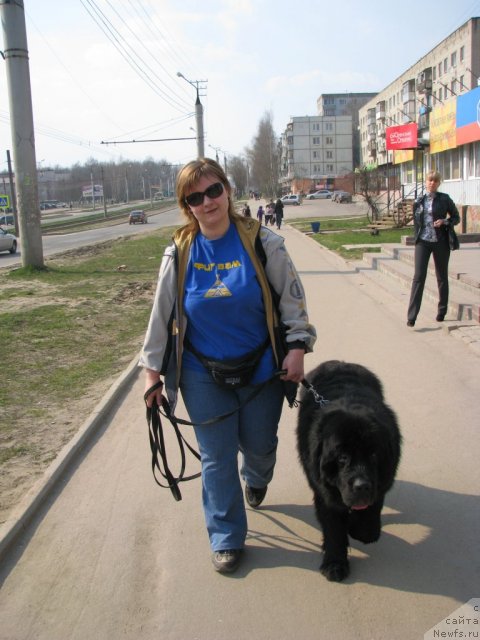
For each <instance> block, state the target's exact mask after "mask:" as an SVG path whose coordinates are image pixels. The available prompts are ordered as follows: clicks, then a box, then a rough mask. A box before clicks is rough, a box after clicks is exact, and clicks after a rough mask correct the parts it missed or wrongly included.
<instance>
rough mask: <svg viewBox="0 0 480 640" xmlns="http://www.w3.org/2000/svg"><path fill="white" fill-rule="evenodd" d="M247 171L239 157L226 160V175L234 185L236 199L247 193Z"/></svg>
mask: <svg viewBox="0 0 480 640" xmlns="http://www.w3.org/2000/svg"><path fill="white" fill-rule="evenodd" d="M247 171H248V170H247V165H246V164H245V162H244V160H242V158H241V157H240V156H232V157H230V158H229V159H228V173H229V175H230V176H231V178H232V180H233V183H234V184H235V188H236V190H237V197H240V196H243V195H244V194H245V193H246V192H247V187H248V173H247Z"/></svg>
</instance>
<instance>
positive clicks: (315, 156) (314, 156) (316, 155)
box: [312, 151, 318, 160]
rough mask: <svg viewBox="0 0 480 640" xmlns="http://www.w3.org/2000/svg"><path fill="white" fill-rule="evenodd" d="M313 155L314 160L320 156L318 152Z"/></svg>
mask: <svg viewBox="0 0 480 640" xmlns="http://www.w3.org/2000/svg"><path fill="white" fill-rule="evenodd" d="M312 155H313V158H314V160H315V159H316V158H317V157H318V154H317V152H316V151H314V152H313V154H312Z"/></svg>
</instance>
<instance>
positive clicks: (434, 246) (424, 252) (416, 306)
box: [407, 238, 450, 322]
mask: <svg viewBox="0 0 480 640" xmlns="http://www.w3.org/2000/svg"><path fill="white" fill-rule="evenodd" d="M432 253H433V262H434V264H435V275H436V276H437V285H438V297H439V300H438V314H439V315H445V314H446V313H447V307H448V261H449V260H450V247H449V246H448V242H447V241H446V239H444V238H440V239H439V240H438V242H426V241H425V240H419V241H418V242H417V244H416V245H415V273H414V275H413V281H412V290H411V293H410V303H409V305H408V316H407V318H408V320H413V321H414V322H415V320H416V319H417V315H418V312H419V311H420V306H421V304H422V297H423V290H424V288H425V280H426V278H427V270H428V261H429V260H430V256H431V255H432Z"/></svg>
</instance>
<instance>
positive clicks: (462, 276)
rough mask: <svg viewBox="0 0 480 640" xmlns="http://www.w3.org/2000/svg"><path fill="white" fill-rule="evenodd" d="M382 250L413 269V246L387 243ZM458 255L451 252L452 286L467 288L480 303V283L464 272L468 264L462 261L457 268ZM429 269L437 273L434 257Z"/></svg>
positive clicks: (450, 275) (450, 279) (449, 276)
mask: <svg viewBox="0 0 480 640" xmlns="http://www.w3.org/2000/svg"><path fill="white" fill-rule="evenodd" d="M382 252H383V253H385V254H386V255H388V256H391V257H393V258H395V259H396V260H399V261H400V262H404V263H405V264H408V265H409V266H410V267H411V268H412V270H413V268H414V259H415V251H414V247H413V246H412V247H410V248H403V247H402V248H399V247H398V246H397V245H388V244H385V245H382ZM458 256H460V254H458ZM456 257H457V254H456V253H452V254H451V259H450V268H449V271H448V279H449V283H450V286H456V287H459V288H462V289H465V291H468V292H469V293H471V294H472V295H473V297H474V298H475V297H476V298H477V300H478V302H479V303H480V283H479V282H478V280H477V279H476V278H475V277H473V276H472V275H470V274H469V273H463V272H462V270H461V269H462V266H463V268H466V265H462V264H461V263H460V264H459V265H458V268H456V267H457V265H456V264H455V262H456ZM461 257H462V258H463V257H464V255H463V254H462V256H461ZM475 259H477V256H475ZM428 271H429V273H431V274H432V275H435V265H434V263H433V259H431V260H430V262H429V263H428Z"/></svg>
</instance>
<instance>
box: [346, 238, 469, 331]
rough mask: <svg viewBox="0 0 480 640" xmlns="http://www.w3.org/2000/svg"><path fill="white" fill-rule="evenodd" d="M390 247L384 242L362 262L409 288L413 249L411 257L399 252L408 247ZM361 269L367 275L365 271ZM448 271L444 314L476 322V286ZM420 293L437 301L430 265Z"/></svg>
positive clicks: (435, 286)
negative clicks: (446, 308) (448, 287)
mask: <svg viewBox="0 0 480 640" xmlns="http://www.w3.org/2000/svg"><path fill="white" fill-rule="evenodd" d="M385 249H386V250H385ZM394 249H395V250H394ZM394 249H392V248H390V249H389V248H388V247H386V246H385V247H382V252H381V253H365V254H364V255H363V262H364V263H365V264H366V265H367V267H368V268H369V270H370V271H372V272H373V271H376V272H378V273H380V274H381V275H382V276H384V277H387V278H390V279H391V280H393V281H394V282H395V284H396V285H400V286H401V287H402V289H407V290H409V289H410V287H411V284H412V278H413V249H412V250H410V252H411V254H412V255H411V259H410V257H409V255H408V254H407V253H403V252H404V251H405V252H406V251H409V250H408V249H405V250H404V249H398V245H397V247H395V248H394ZM357 268H358V269H360V268H361V267H357ZM364 273H365V275H367V276H368V272H367V271H365V272H364ZM451 275H452V277H450V279H449V281H450V296H449V305H448V315H449V316H450V317H453V318H455V319H456V320H463V321H473V322H476V323H480V289H478V288H476V287H473V286H469V285H468V283H465V282H461V281H459V280H458V278H457V277H455V272H454V271H453V272H452V274H451ZM423 297H424V299H425V300H429V301H431V302H433V303H436V302H437V301H438V288H437V281H436V278H435V272H434V269H433V268H432V269H429V271H428V274H427V280H426V283H425V290H424V294H423Z"/></svg>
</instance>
